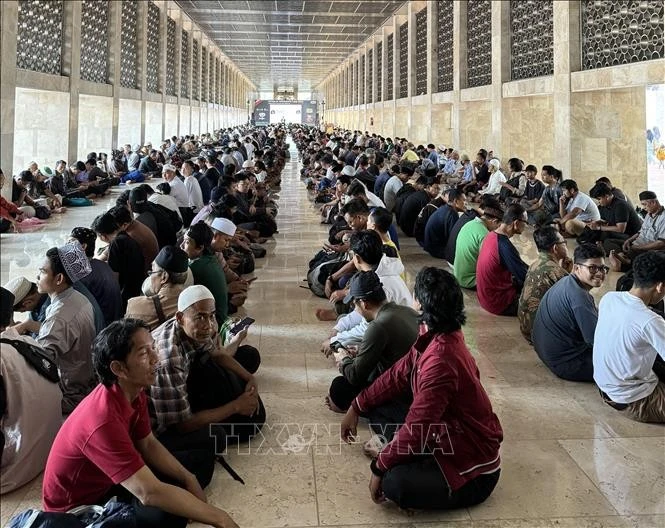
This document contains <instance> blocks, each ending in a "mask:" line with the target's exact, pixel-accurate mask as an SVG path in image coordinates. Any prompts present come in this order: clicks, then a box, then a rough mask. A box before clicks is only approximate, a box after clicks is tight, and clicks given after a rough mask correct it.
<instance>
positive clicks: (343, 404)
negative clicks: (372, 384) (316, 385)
mask: <svg viewBox="0 0 665 528" xmlns="http://www.w3.org/2000/svg"><path fill="white" fill-rule="evenodd" d="M367 385H369V383H368V384H367ZM367 385H365V386H362V387H359V386H356V385H351V383H349V380H347V379H346V378H345V377H344V376H337V377H336V378H335V379H334V380H332V383H331V384H330V389H328V396H329V397H330V400H331V401H332V402H333V403H334V404H335V405H336V406H337V407H338V408H339V409H341V410H342V411H346V410H348V408H349V407H350V406H351V402H352V401H353V400H354V399H355V397H356V396H358V394H360V392H361V391H362V390H363V389H364V388H365V387H366V386H367Z"/></svg>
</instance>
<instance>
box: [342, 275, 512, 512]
mask: <svg viewBox="0 0 665 528" xmlns="http://www.w3.org/2000/svg"><path fill="white" fill-rule="evenodd" d="M414 297H415V306H416V307H417V309H419V310H420V311H422V315H421V320H422V321H423V324H422V329H421V330H420V335H419V337H418V339H417V341H415V343H414V344H413V346H412V347H411V349H410V351H409V352H408V353H407V354H406V355H405V356H404V357H403V358H402V359H400V360H399V361H398V362H397V363H395V364H394V365H393V366H392V368H391V369H390V370H388V371H386V372H384V373H383V374H382V375H381V376H380V377H379V378H378V379H377V380H375V381H374V383H372V385H370V386H369V387H368V388H366V389H365V390H363V391H362V392H361V393H360V394H359V395H358V397H357V398H355V399H354V400H353V403H352V405H351V407H350V408H349V410H348V411H347V413H346V416H345V417H344V420H343V421H342V424H341V436H342V439H343V440H344V441H346V442H350V441H351V439H352V437H355V436H356V433H357V424H358V418H359V416H367V417H368V418H369V420H370V427H371V428H372V429H373V430H374V432H376V433H377V434H379V435H382V436H383V437H384V438H387V439H388V440H389V443H388V444H387V445H385V446H384V447H383V448H382V449H381V451H380V452H378V450H377V449H374V450H371V451H370V450H366V452H367V453H368V454H370V455H372V457H373V459H372V462H371V464H370V469H371V471H372V476H371V478H370V483H369V489H370V496H371V498H372V500H373V501H374V502H376V503H380V502H383V501H385V500H386V499H388V500H390V501H393V502H394V503H395V504H396V505H397V506H399V507H400V508H403V509H417V510H445V509H453V508H466V507H469V506H473V505H475V504H479V503H481V502H483V501H484V500H485V499H487V497H489V495H490V494H491V493H492V491H493V490H494V487H495V486H496V484H497V482H498V480H499V475H500V473H501V469H500V466H501V457H500V453H499V447H500V444H501V441H502V440H503V431H502V430H501V424H500V423H499V419H498V418H497V416H496V414H494V412H493V410H492V404H491V402H490V400H489V398H488V396H487V393H486V392H485V389H484V388H483V386H482V384H481V382H480V376H479V373H478V366H477V365H476V362H475V360H474V358H473V356H472V355H471V352H469V349H468V348H467V346H466V345H465V343H464V335H463V334H462V330H461V327H462V325H463V324H464V322H465V320H466V315H465V313H464V300H463V299H464V297H463V295H462V291H461V290H460V288H459V286H458V285H457V282H456V281H455V279H454V278H453V276H452V275H451V274H450V273H448V272H446V271H444V270H442V269H437V268H423V269H422V270H421V271H420V272H419V273H418V275H417V276H416V284H415V291H414ZM406 399H408V400H412V403H410V404H409V405H408V406H406V405H404V404H403V400H406ZM453 423H454V424H455V425H454V427H451V426H450V424H453ZM395 424H403V425H402V426H401V427H399V428H398V429H396V427H395ZM382 443H383V442H382Z"/></svg>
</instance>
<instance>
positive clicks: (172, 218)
mask: <svg viewBox="0 0 665 528" xmlns="http://www.w3.org/2000/svg"><path fill="white" fill-rule="evenodd" d="M128 204H129V206H130V208H131V211H132V213H135V214H137V215H138V216H137V218H136V221H137V222H141V223H142V224H144V225H146V226H147V227H148V228H149V229H150V230H151V231H152V232H153V233H154V235H155V237H156V238H157V244H158V246H159V248H160V249H161V248H163V247H164V246H175V245H176V242H177V239H178V232H179V231H180V229H181V228H182V220H180V217H179V216H178V215H177V213H174V212H172V211H170V210H169V209H168V208H166V207H164V206H162V205H159V204H156V203H153V202H151V201H149V200H148V193H147V191H146V190H145V189H143V188H137V189H132V191H131V192H130V193H129V202H128Z"/></svg>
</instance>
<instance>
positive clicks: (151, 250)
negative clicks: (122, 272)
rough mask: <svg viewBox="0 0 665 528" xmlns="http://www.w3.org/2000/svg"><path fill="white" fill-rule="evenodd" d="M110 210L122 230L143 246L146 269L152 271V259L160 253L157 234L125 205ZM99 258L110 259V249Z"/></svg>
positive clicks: (142, 251)
mask: <svg viewBox="0 0 665 528" xmlns="http://www.w3.org/2000/svg"><path fill="white" fill-rule="evenodd" d="M108 212H109V213H110V214H111V216H112V217H113V218H114V219H115V221H116V223H117V224H118V227H120V231H124V232H125V233H127V234H128V235H129V237H130V238H132V239H133V240H135V241H136V242H137V243H138V245H139V246H140V247H141V253H142V254H143V263H144V269H145V271H146V273H147V272H148V271H150V266H152V261H153V260H155V257H156V256H157V253H159V243H158V242H157V237H156V236H155V234H154V233H153V232H152V230H151V229H150V228H149V227H148V226H147V225H145V224H143V223H141V222H139V221H138V220H134V216H133V215H132V213H131V211H130V210H129V209H128V208H127V207H126V206H124V205H116V206H115V207H112V208H111V209H109V211H108ZM99 258H103V259H104V260H108V249H107V250H106V251H105V252H104V253H102V256H100V257H99Z"/></svg>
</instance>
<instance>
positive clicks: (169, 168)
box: [162, 163, 176, 174]
mask: <svg viewBox="0 0 665 528" xmlns="http://www.w3.org/2000/svg"><path fill="white" fill-rule="evenodd" d="M167 171H171V172H175V171H176V168H175V166H173V165H171V164H170V163H167V164H166V165H164V166H163V167H162V174H164V173H165V172H167Z"/></svg>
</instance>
